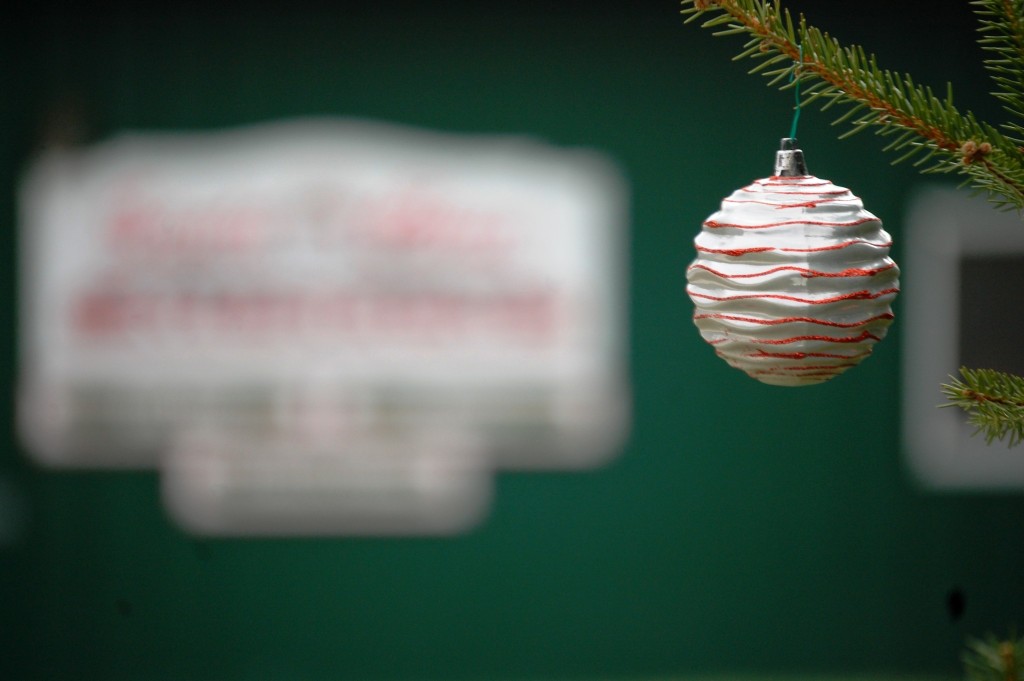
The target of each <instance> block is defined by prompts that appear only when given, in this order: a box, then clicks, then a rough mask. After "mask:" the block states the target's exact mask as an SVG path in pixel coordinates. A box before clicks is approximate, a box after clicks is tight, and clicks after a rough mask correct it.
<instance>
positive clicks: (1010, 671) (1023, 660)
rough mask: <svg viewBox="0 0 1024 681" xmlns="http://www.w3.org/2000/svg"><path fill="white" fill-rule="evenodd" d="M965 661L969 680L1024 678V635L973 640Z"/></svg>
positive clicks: (1020, 680) (986, 680) (965, 652)
mask: <svg viewBox="0 0 1024 681" xmlns="http://www.w3.org/2000/svg"><path fill="white" fill-rule="evenodd" d="M962 660H963V663H964V675H965V676H966V679H967V681H1024V638H1019V639H1018V638H1016V636H1012V635H1011V637H1010V638H1009V639H1008V640H1005V641H1004V640H1000V639H998V638H996V637H995V636H993V635H989V636H987V637H986V638H985V639H970V640H968V642H967V650H965V651H964V653H963V655H962Z"/></svg>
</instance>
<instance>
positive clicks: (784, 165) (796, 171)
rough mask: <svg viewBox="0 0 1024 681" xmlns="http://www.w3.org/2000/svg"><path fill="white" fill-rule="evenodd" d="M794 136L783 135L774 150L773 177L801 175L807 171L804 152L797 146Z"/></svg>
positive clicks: (807, 173)
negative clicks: (775, 150)
mask: <svg viewBox="0 0 1024 681" xmlns="http://www.w3.org/2000/svg"><path fill="white" fill-rule="evenodd" d="M798 146H799V144H798V143H797V141H796V138H795V137H783V138H782V142H781V143H780V144H779V150H778V151H777V152H775V177H803V176H805V175H810V173H809V172H807V162H806V161H804V152H803V151H801V150H800V149H799V148H798Z"/></svg>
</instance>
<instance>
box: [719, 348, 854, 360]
mask: <svg viewBox="0 0 1024 681" xmlns="http://www.w3.org/2000/svg"><path fill="white" fill-rule="evenodd" d="M715 352H718V353H721V351H720V350H716V351H715ZM870 354H871V350H865V351H864V352H857V353H854V354H852V355H842V354H839V353H834V352H767V351H765V350H758V351H757V352H749V353H747V354H746V355H744V357H750V358H752V359H807V358H809V357H810V358H818V359H856V360H860V359H863V358H864V357H867V356H868V355H870Z"/></svg>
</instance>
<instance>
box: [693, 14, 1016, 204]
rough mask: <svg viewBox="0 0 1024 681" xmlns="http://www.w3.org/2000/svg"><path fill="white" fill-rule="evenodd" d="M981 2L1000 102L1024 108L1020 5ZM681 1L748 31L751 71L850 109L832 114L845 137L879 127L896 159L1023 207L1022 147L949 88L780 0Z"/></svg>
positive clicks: (732, 31)
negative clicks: (938, 90) (917, 77)
mask: <svg viewBox="0 0 1024 681" xmlns="http://www.w3.org/2000/svg"><path fill="white" fill-rule="evenodd" d="M976 4H977V5H978V9H977V10H976V11H977V12H978V14H979V16H980V17H981V18H982V21H985V22H988V23H987V24H985V26H987V28H985V27H984V26H983V28H982V30H983V31H987V33H986V37H985V38H984V39H985V40H991V41H992V42H991V43H988V44H986V46H987V47H990V48H992V49H993V50H994V51H995V52H996V53H997V55H998V56H999V58H998V59H992V60H991V65H990V68H991V69H992V70H993V72H994V75H996V76H997V78H1001V79H1002V80H997V84H999V85H1000V87H1001V88H1002V90H1001V93H1002V99H1003V101H1004V103H1006V104H1007V105H1008V106H1009V107H1010V108H1011V110H1013V111H1015V112H1016V111H1024V86H1022V84H1021V83H1020V82H1019V79H1018V80H1017V81H1015V80H1014V75H1013V73H1014V71H1016V70H1017V67H1016V66H1015V62H1014V61H1013V60H1015V59H1019V60H1024V52H1022V50H1021V46H1022V45H1024V41H1021V40H1019V39H1020V38H1021V36H1024V28H1022V27H1021V25H1020V24H1021V8H1020V2H1019V1H1018V0H1005V1H1002V0H978V2H977V3H976ZM1004 6H1005V7H1004ZM682 8H683V9H682V13H683V14H684V15H686V16H687V19H686V22H687V23H689V22H692V21H695V20H697V19H698V18H703V19H704V20H703V23H702V24H701V26H702V27H704V28H708V29H713V30H714V34H715V35H720V36H724V35H745V36H746V37H747V42H746V44H745V45H744V48H743V50H742V51H741V52H740V53H739V54H738V55H737V56H736V57H735V59H736V60H741V59H747V58H751V59H754V60H758V63H757V64H756V65H755V66H754V67H753V68H751V69H750V72H751V73H761V74H762V75H764V76H765V77H767V78H768V79H769V85H772V86H776V87H779V88H780V89H786V88H789V87H793V86H795V85H796V83H798V82H799V83H800V84H801V86H802V87H803V92H804V96H805V102H804V103H805V104H808V103H811V102H814V101H816V100H820V102H819V104H820V105H821V108H822V109H823V110H827V109H830V108H831V107H833V106H835V105H840V106H845V107H846V109H845V111H843V112H842V113H841V114H840V115H839V116H838V117H837V118H836V120H835V121H834V123H835V124H844V125H847V126H849V129H848V130H847V131H846V132H845V133H844V134H843V135H841V137H848V136H850V135H852V134H855V133H857V132H860V131H862V130H865V129H868V128H872V129H874V130H875V132H876V133H877V134H879V135H882V136H885V137H890V138H891V140H890V141H889V143H888V144H887V145H886V147H885V150H886V151H892V152H899V153H900V156H899V157H898V158H897V159H896V160H895V161H894V163H899V162H902V161H909V160H913V162H914V165H915V166H917V167H918V168H920V169H921V172H924V173H951V172H952V173H957V174H960V175H963V176H964V177H965V184H969V185H972V186H973V187H974V188H975V189H978V190H981V191H984V192H986V193H987V194H988V196H989V199H990V200H991V201H992V202H993V203H994V204H995V205H996V206H998V207H1002V208H1011V207H1012V208H1016V209H1018V210H1024V151H1022V150H1021V149H1020V148H1019V145H1018V143H1017V142H1016V141H1015V140H1013V139H1011V138H1010V137H1008V136H1007V135H1004V134H1003V133H1002V132H1000V131H999V130H998V129H997V128H995V127H993V126H992V125H989V124H987V123H984V122H981V121H978V120H977V119H976V118H975V116H974V115H973V114H972V113H970V112H966V113H961V112H960V111H959V110H958V109H957V108H956V107H955V106H954V104H953V96H952V88H951V87H947V92H946V96H945V97H942V98H940V97H939V96H937V95H936V94H935V93H934V92H933V91H932V90H931V89H930V88H928V87H925V86H921V85H918V84H917V83H915V82H914V81H913V79H912V78H911V77H910V76H909V75H905V74H896V73H893V72H892V71H888V70H884V69H881V68H880V67H879V66H878V63H877V60H876V58H875V56H874V55H869V54H867V53H866V52H865V51H864V50H863V48H861V47H860V46H856V45H854V46H843V45H841V44H840V43H839V42H838V41H837V40H835V39H834V38H832V37H831V36H829V35H828V34H827V33H824V32H822V31H820V30H818V29H817V28H815V27H813V26H810V25H808V24H807V22H806V20H805V19H804V17H803V16H800V18H799V21H797V22H794V20H793V18H792V16H791V15H790V13H789V11H788V10H786V9H784V8H782V6H781V0H774V2H770V1H769V0H682ZM1011 57H1012V58H1011ZM1022 64H1024V61H1022ZM1003 69H1005V70H1003ZM1017 73H1018V74H1019V73H1020V72H1019V71H1017ZM997 96H998V95H997ZM1010 130H1011V131H1013V132H1016V131H1018V128H1010ZM1019 131H1020V132H1021V133H1024V128H1020V129H1019Z"/></svg>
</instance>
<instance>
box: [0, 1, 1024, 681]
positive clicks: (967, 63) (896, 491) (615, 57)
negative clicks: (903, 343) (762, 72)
mask: <svg viewBox="0 0 1024 681" xmlns="http://www.w3.org/2000/svg"><path fill="white" fill-rule="evenodd" d="M788 4H789V6H790V7H791V8H793V9H794V10H804V11H805V12H806V14H807V16H808V19H809V20H810V22H811V23H813V24H816V25H819V26H820V27H822V28H825V29H827V30H829V31H830V32H831V33H832V34H833V35H835V36H836V37H838V38H840V39H841V40H842V41H844V42H858V43H861V44H863V45H864V46H865V47H866V48H867V49H868V50H869V51H871V52H875V53H876V54H878V55H879V58H880V61H881V63H882V65H883V66H887V67H889V68H892V69H895V70H898V71H910V72H912V73H913V74H915V77H916V78H917V80H918V81H920V82H922V83H925V84H928V85H931V86H933V87H935V88H936V89H937V90H938V91H940V92H942V91H944V89H945V83H946V81H951V82H952V83H953V84H954V87H955V89H956V92H957V96H958V104H959V105H960V106H961V107H962V108H964V109H973V110H974V111H975V112H976V113H978V114H979V115H980V116H982V117H987V118H990V119H992V120H994V122H999V121H1000V120H1002V114H1001V112H1000V110H999V109H998V107H997V106H996V105H995V104H994V102H993V100H992V99H991V98H990V97H989V96H988V95H987V91H988V90H989V89H990V84H989V82H988V81H987V80H986V75H985V74H984V72H983V70H982V68H981V66H980V59H981V51H980V49H979V48H978V46H977V43H976V42H975V41H976V34H975V26H976V22H975V20H974V18H973V16H972V15H971V13H970V11H969V9H968V4H967V2H966V1H965V2H954V1H952V0H949V1H945V2H935V3H894V2H892V1H891V0H870V1H869V0H862V1H859V2H856V3H846V2H834V1H827V0H820V1H817V2H811V1H809V0H808V1H806V2H795V1H794V2H792V3H788ZM921 6H924V7H927V9H926V10H920V9H915V8H917V7H921ZM33 7H34V8H35V9H33V10H32V11H31V12H28V11H25V12H24V13H23V14H22V15H18V14H17V13H16V12H14V11H13V10H11V9H8V10H3V11H2V12H6V13H7V14H8V16H7V17H6V18H4V20H3V21H0V79H2V81H0V85H2V87H0V92H2V96H0V324H2V325H3V326H4V327H5V328H7V329H8V330H9V331H8V333H7V334H4V335H2V336H0V377H2V379H3V380H4V381H5V384H6V386H7V389H6V390H3V391H0V414H3V415H5V416H3V417H2V418H3V419H4V423H5V424H7V427H6V428H5V429H4V431H3V432H4V433H5V434H4V435H3V436H0V474H2V476H3V480H4V481H5V483H4V484H5V486H6V488H8V489H7V491H6V494H5V496H4V498H5V499H6V500H7V501H6V503H7V506H8V508H7V509H6V511H5V513H6V516H5V517H7V518H8V519H10V518H15V519H17V518H18V517H22V518H23V519H24V523H23V524H22V525H18V526H17V527H20V530H17V531H16V532H13V539H9V540H8V541H7V543H5V544H3V545H0V678H2V679H16V680H17V679H58V678H60V679H65V678H66V679H107V680H111V681H114V680H121V679H124V680H127V679H132V680H137V679H154V680H156V679H202V680H206V679H228V680H232V679H533V678H536V679H562V678H600V679H612V678H641V677H645V676H656V677H660V678H665V677H668V676H687V675H701V674H705V675H706V674H742V673H758V674H767V675H772V674H801V673H825V674H836V675H850V674H861V673H863V674H868V675H881V674H892V673H900V674H903V673H906V674H929V675H938V676H956V675H958V674H959V673H960V663H959V660H958V658H959V655H960V652H961V650H962V649H963V644H964V641H965V639H966V637H967V636H973V635H979V636H980V635H984V634H985V633H987V632H990V631H991V632H995V633H999V634H1005V633H1007V632H1008V631H1009V630H1010V628H1011V627H1012V626H1013V625H1014V624H1018V625H1019V624H1024V623H1022V622H1021V614H1022V612H1024V609H1022V606H1024V579H1022V578H1024V551H1022V549H1021V544H1022V538H1024V496H1022V495H1020V494H1007V493H1001V494H998V495H991V494H980V493H978V494H948V493H947V494H938V493H934V492H929V491H927V490H924V489H922V488H920V487H919V486H918V485H917V484H916V483H915V481H914V480H913V479H912V476H911V475H910V473H909V471H908V470H907V467H906V465H905V463H904V458H903V453H902V452H901V447H900V442H899V399H900V390H901V387H900V384H899V366H900V360H901V358H900V352H901V351H900V334H901V331H900V322H899V302H897V305H896V312H897V322H896V324H895V325H894V327H892V330H891V331H890V335H889V337H888V338H887V339H886V340H885V342H884V343H883V344H882V345H880V346H879V349H878V350H877V352H876V353H875V355H874V356H873V357H872V358H870V359H869V360H868V361H867V362H865V363H864V364H863V365H862V366H860V367H859V368H857V369H855V370H853V371H851V372H850V373H848V374H846V375H844V376H842V377H840V378H838V379H836V380H835V381H832V382H830V383H828V384H824V385H821V386H815V387H808V388H799V389H784V388H773V387H770V386H765V385H761V384H759V383H756V382H754V381H752V380H751V379H749V378H747V377H746V376H744V375H742V374H741V373H739V372H737V371H735V370H733V369H730V368H729V367H727V366H726V365H725V364H724V363H723V362H721V361H720V360H718V359H716V358H715V357H714V355H713V353H712V352H711V350H710V349H709V348H708V347H707V346H706V345H705V344H704V343H703V342H702V341H701V340H700V338H699V336H698V334H697V332H696V330H695V329H694V327H693V325H692V323H691V321H690V319H689V317H690V315H691V312H692V305H691V303H690V302H689V300H688V299H687V298H686V295H685V292H684V283H685V282H684V278H685V277H684V270H685V267H686V265H687V264H688V263H689V261H690V260H691V259H692V257H693V251H692V244H691V242H692V239H693V236H694V235H695V233H696V231H697V230H698V229H699V226H700V222H701V220H702V219H703V218H705V217H706V216H707V215H708V214H710V213H711V212H712V211H714V210H715V208H716V207H717V205H718V202H719V200H720V199H721V197H722V196H724V195H726V194H728V193H729V192H731V191H732V190H733V189H735V188H737V187H739V186H741V185H743V184H745V183H747V182H749V181H750V180H752V179H754V178H757V177H763V176H765V175H767V174H770V172H771V169H772V163H773V158H774V150H775V149H776V148H777V144H778V139H779V138H780V137H783V136H785V135H786V134H788V131H789V125H790V120H791V107H792V95H791V94H790V93H788V92H786V93H780V92H777V91H774V90H770V89H768V88H766V87H765V86H764V84H763V83H762V82H761V81H760V80H759V79H758V78H755V77H751V76H748V75H746V74H745V71H746V69H747V68H749V67H750V66H752V62H740V63H734V62H731V61H730V58H731V56H732V55H733V54H735V53H736V52H738V48H739V45H740V43H741V42H742V41H741V39H739V38H736V37H732V38H713V37H712V36H711V35H710V33H709V32H707V31H704V30H701V29H699V28H698V27H697V26H695V25H692V24H691V25H686V26H684V25H683V24H682V21H681V18H680V16H679V12H678V10H679V5H678V4H677V3H675V2H671V1H668V0H666V1H663V2H662V1H653V0H648V1H646V2H632V1H627V0H622V1H621V2H619V3H617V4H612V3H609V2H602V3H583V2H578V1H570V2H530V1H527V2H508V3H503V4H498V3H489V2H468V1H466V2H457V1H441V2H420V3H413V2H401V3H396V2H388V1H387V0H384V1H382V2H363V3H358V4H356V3H346V2H344V1H343V0H342V1H340V2H338V3H335V4H333V5H330V6H327V5H323V4H313V3H306V2H301V1H297V2H290V3H276V4H262V5H243V4H241V3H229V4H223V3H215V2H210V3H207V4H200V3H176V2H170V3H157V4H154V5H153V7H150V6H149V4H148V3H138V4H137V5H136V4H132V5H128V4H124V5H111V6H106V7H100V6H91V7H86V6H81V5H78V6H67V7H65V6H58V5H53V4H46V3H38V4H36V5H33ZM310 114H314V115H340V116H356V117H366V118H372V119H379V120H385V121H393V122H397V123H403V124H411V125H415V126H420V127H424V128H429V129H438V130H446V131H455V132H484V133H490V132H500V133H505V132H511V133H520V134H526V135H530V136H534V137H537V138H540V139H543V140H546V141H548V142H550V143H553V144H557V145H564V146H584V147H593V148H597V149H600V150H602V151H604V152H606V153H607V154H609V155H610V156H611V157H613V158H614V159H615V160H616V161H617V162H618V163H619V164H620V165H621V167H622V169H623V172H624V173H625V174H626V176H627V177H628V179H629V182H630V184H631V187H632V210H631V218H632V224H633V234H632V238H631V259H630V263H631V268H632V283H631V288H630V297H631V313H630V319H631V331H630V342H631V345H632V351H631V364H632V371H633V380H634V390H635V421H634V428H633V433H632V436H631V438H630V440H629V442H628V445H627V447H626V448H625V450H624V451H623V452H622V454H621V456H620V457H619V458H617V459H616V460H615V461H614V462H612V463H611V464H609V465H607V466H605V467H603V468H601V469H599V470H596V471H591V472H585V473H571V474H570V473H545V474H541V473H503V474H501V475H500V477H499V479H498V481H497V495H496V501H495V506H494V509H493V513H492V514H491V516H490V517H489V519H488V520H487V522H486V523H485V524H484V525H483V526H481V527H480V528H479V529H478V530H476V531H474V532H472V533H470V534H468V535H465V536H462V537H457V538H453V539H331V540H298V539H291V540H283V539H278V540H210V539H198V538H192V537H189V536H187V535H185V534H183V533H182V532H180V531H179V530H177V529H176V528H175V527H174V526H173V525H172V524H171V523H170V522H169V521H168V519H167V518H166V517H165V516H164V514H163V512H162V510H161V508H160V504H159V500H158V495H157V477H156V474H155V473H143V472H135V473H121V472H117V473H114V472H110V473H97V472H55V471H45V470H41V469H39V468H37V467H36V466H35V465H34V464H32V463H31V462H30V461H29V460H28V459H27V458H26V456H25V454H24V452H23V451H22V449H21V448H20V446H19V444H18V442H17V440H16V437H15V435H14V428H13V416H12V414H13V404H14V393H15V389H16V382H17V351H18V349H17V347H16V333H15V329H16V328H17V309H16V301H15V296H16V289H17V275H16V257H17V249H18V244H17V233H16V217H15V216H16V204H15V194H14V192H15V186H16V180H17V177H18V174H19V172H20V171H21V169H22V168H23V167H24V165H25V163H26V162H27V161H28V159H29V158H30V155H31V154H32V153H33V150H34V149H36V148H38V146H39V145H40V144H42V143H43V141H44V139H46V138H47V136H48V139H49V140H50V141H51V142H53V141H54V138H55V136H56V137H59V138H60V139H62V140H65V141H74V140H78V141H89V140H97V139H102V138H104V137H107V136H109V135H111V134H114V133H115V132H117V131H121V130H125V129H133V130H180V129H204V130H205V129H210V128H219V127H230V126H235V125H239V124H245V123H253V122H260V121H268V120H273V119H278V118H284V117H292V116H298V115H310ZM55 120H58V121H59V120H64V121H68V120H70V121H79V122H80V125H78V124H76V125H72V126H69V125H67V124H66V123H65V124H61V125H56V126H55V125H54V121H55ZM830 120H831V119H830V118H829V113H826V114H822V113H820V112H819V111H818V110H817V109H816V108H811V109H808V110H807V111H805V112H804V114H803V116H802V118H801V122H800V126H801V127H800V134H799V137H800V139H801V142H802V146H803V148H804V150H805V152H806V154H807V158H808V163H809V166H810V170H811V172H812V173H814V174H816V175H818V176H820V177H825V178H828V179H830V180H833V181H834V182H836V183H838V184H841V185H843V186H847V187H850V188H851V189H852V190H853V191H854V192H855V193H857V194H858V195H859V196H861V197H862V198H863V199H864V200H865V203H866V205H867V207H868V209H869V210H871V211H872V212H874V213H875V214H877V215H879V216H880V217H882V218H883V220H885V224H886V228H887V229H888V230H889V231H890V232H891V233H892V234H893V235H894V237H895V238H896V239H897V246H896V247H895V249H894V255H895V257H896V258H897V260H898V259H899V257H900V253H901V251H900V246H899V241H898V240H899V238H900V234H901V229H902V225H901V220H902V211H903V209H904V206H905V202H906V200H907V197H908V196H909V195H910V194H911V192H912V191H913V188H914V187H915V185H917V184H918V183H919V182H921V181H922V178H921V177H920V176H919V175H916V174H915V171H914V170H913V169H912V168H910V167H903V166H899V167H892V166H890V164H889V162H890V160H891V157H888V156H886V155H884V154H882V153H881V152H880V149H881V147H882V146H883V143H882V141H881V140H880V139H878V138H876V137H874V136H872V135H870V134H863V135H859V136H855V137H854V138H852V139H849V140H844V141H839V140H837V139H836V134H837V129H833V128H830V126H829V122H830ZM941 400H942V398H941V395H940V394H939V392H938V387H937V386H936V395H935V402H936V404H938V403H940V402H941ZM1021 456H1024V451H1022V454H1021ZM19 514H20V515H19ZM9 522H11V523H13V522H14V521H13V520H9ZM8 534H9V535H11V534H12V533H11V532H9V533H8ZM951 593H955V594H959V597H960V598H962V600H963V604H964V608H963V611H962V613H960V612H959V609H957V608H953V609H952V611H951V609H950V608H949V605H948V601H949V597H950V594H951ZM954 600H956V599H954Z"/></svg>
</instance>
